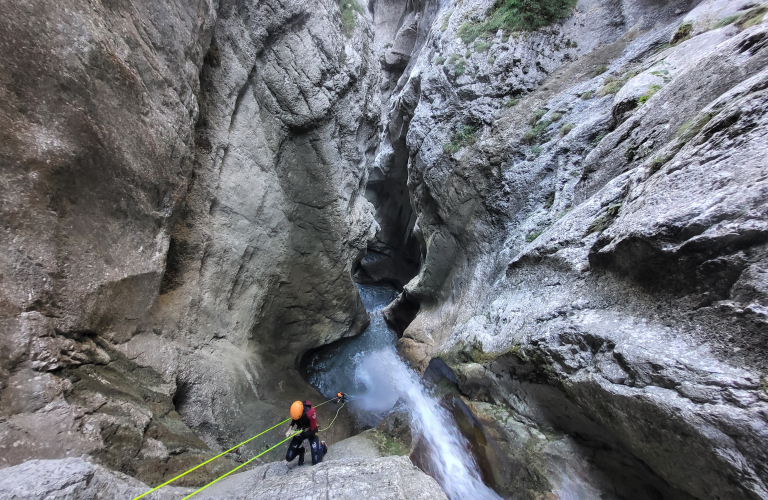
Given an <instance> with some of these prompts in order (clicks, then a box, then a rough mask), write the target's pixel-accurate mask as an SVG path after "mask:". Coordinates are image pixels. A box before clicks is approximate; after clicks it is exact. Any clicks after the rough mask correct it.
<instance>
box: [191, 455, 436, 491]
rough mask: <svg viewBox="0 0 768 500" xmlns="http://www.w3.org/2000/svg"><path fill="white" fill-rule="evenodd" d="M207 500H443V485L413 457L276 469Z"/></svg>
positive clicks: (244, 477) (234, 481) (231, 484)
mask: <svg viewBox="0 0 768 500" xmlns="http://www.w3.org/2000/svg"><path fill="white" fill-rule="evenodd" d="M200 495H201V499H207V500H214V499H216V500H219V499H221V500H224V499H227V500H250V499H256V498H259V499H264V500H267V499H276V500H277V499H284V498H307V499H321V498H338V499H357V498H360V497H364V498H374V499H381V500H384V499H387V500H389V499H392V500H394V499H397V500H411V499H417V500H433V499H434V500H443V499H445V498H446V496H445V493H443V490H442V489H441V488H440V485H439V484H437V481H435V480H434V479H432V478H431V477H429V476H427V475H426V474H424V473H423V472H422V471H420V470H419V469H418V468H416V467H415V466H414V465H413V464H412V463H411V461H410V460H409V459H408V458H407V457H384V458H376V459H359V458H357V459H346V460H337V461H327V462H321V463H320V464H318V465H315V466H306V465H305V466H302V467H296V466H291V465H286V464H285V463H284V462H283V463H275V464H268V465H263V466H261V467H257V468H256V469H253V470H251V471H248V472H245V473H242V474H238V475H236V476H231V477H230V478H227V479H225V480H223V481H221V482H220V483H218V484H216V485H214V486H212V487H211V488H208V489H207V490H205V491H204V492H202V493H201V494H200Z"/></svg>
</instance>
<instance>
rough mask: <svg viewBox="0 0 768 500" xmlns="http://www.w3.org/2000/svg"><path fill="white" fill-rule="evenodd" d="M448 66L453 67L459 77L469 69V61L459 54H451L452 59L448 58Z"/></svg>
mask: <svg viewBox="0 0 768 500" xmlns="http://www.w3.org/2000/svg"><path fill="white" fill-rule="evenodd" d="M448 64H450V65H452V66H453V70H454V72H455V73H456V76H457V77H459V76H461V75H463V74H464V72H465V71H466V69H467V61H466V60H465V59H464V57H463V56H461V55H459V54H451V57H449V58H448Z"/></svg>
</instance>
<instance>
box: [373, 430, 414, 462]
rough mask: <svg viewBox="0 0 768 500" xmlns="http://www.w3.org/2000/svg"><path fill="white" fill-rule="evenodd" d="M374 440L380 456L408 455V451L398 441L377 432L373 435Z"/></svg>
mask: <svg viewBox="0 0 768 500" xmlns="http://www.w3.org/2000/svg"><path fill="white" fill-rule="evenodd" d="M374 439H375V440H376V444H377V445H378V448H379V451H380V452H381V454H382V456H385V457H390V456H403V455H408V453H409V452H410V450H409V449H408V448H407V447H406V446H405V445H404V444H403V443H402V442H401V441H399V440H398V439H395V438H393V437H391V436H388V435H387V434H384V433H383V432H379V431H378V430H377V431H376V432H375V433H374Z"/></svg>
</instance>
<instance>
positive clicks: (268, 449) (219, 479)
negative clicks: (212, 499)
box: [181, 399, 347, 500]
mask: <svg viewBox="0 0 768 500" xmlns="http://www.w3.org/2000/svg"><path fill="white" fill-rule="evenodd" d="M328 401H332V400H330V399H329V400H328ZM328 401H326V402H325V403H327V402H328ZM325 403H320V404H319V405H317V406H315V408H317V407H319V406H322V405H324V404H325ZM345 404H347V403H346V402H344V403H342V404H341V406H340V407H339V409H338V410H336V415H335V416H334V417H333V420H331V423H330V425H329V426H328V427H326V428H325V429H323V430H321V431H318V432H325V431H327V430H328V429H330V428H331V425H333V423H334V422H335V421H336V417H338V416H339V412H340V411H341V409H342V408H344V405H345ZM278 425H279V424H278ZM299 434H301V431H296V432H294V433H293V434H291V435H290V436H288V437H287V438H285V439H283V440H282V441H280V442H279V443H277V444H276V445H274V446H272V447H270V448H267V449H266V450H264V451H262V452H261V453H259V454H258V455H256V456H255V457H253V458H252V459H250V460H248V461H247V462H245V463H243V464H241V465H238V466H237V467H235V468H234V469H232V470H231V471H229V472H227V473H226V474H224V475H223V476H221V477H219V478H217V479H214V480H213V481H211V482H210V483H208V484H206V485H205V486H203V487H202V488H200V489H199V490H196V491H193V492H192V493H190V494H189V495H187V496H185V497H184V498H182V499H181V500H187V499H188V498H192V497H193V496H195V495H197V494H198V493H200V492H201V491H203V490H204V489H206V488H207V487H209V486H212V485H214V484H216V483H218V482H219V481H221V480H222V479H224V478H225V477H227V476H229V475H230V474H232V473H234V472H236V471H237V470H239V469H241V468H242V467H245V466H246V465H248V464H249V463H251V462H253V461H254V460H256V459H257V458H259V457H260V456H262V455H263V454H265V453H266V452H268V451H271V450H274V449H275V448H277V447H278V446H280V445H281V444H283V443H285V442H286V441H288V440H289V439H291V438H293V437H294V436H297V435H299Z"/></svg>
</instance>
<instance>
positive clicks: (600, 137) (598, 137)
mask: <svg viewBox="0 0 768 500" xmlns="http://www.w3.org/2000/svg"><path fill="white" fill-rule="evenodd" d="M606 135H608V132H600V133H599V134H597V135H596V136H595V138H594V139H592V141H591V142H590V143H589V145H590V146H591V147H592V148H593V149H594V148H596V147H597V145H598V144H600V141H602V140H603V139H604V138H605V136H606Z"/></svg>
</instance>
